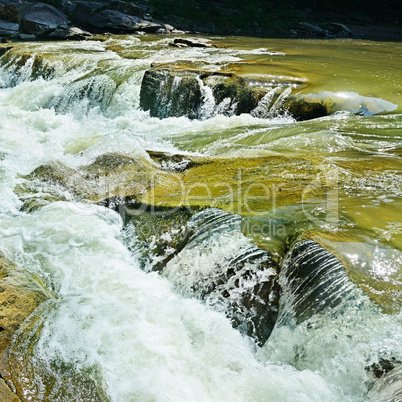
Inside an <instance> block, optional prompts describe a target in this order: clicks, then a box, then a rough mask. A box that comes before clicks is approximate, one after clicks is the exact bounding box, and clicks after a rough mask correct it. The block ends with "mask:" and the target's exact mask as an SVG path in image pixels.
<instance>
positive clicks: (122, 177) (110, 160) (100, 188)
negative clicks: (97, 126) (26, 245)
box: [14, 153, 174, 211]
mask: <svg viewBox="0 0 402 402" xmlns="http://www.w3.org/2000/svg"><path fill="white" fill-rule="evenodd" d="M171 175H173V177H170V176H171ZM24 178H25V179H26V181H25V182H24V183H23V184H21V185H19V186H17V187H16V188H15V189H14V191H15V193H16V194H18V196H19V197H20V199H21V200H22V201H23V205H22V207H21V208H22V209H23V210H26V211H34V210H36V209H38V208H40V207H42V206H44V205H47V204H48V203H49V202H54V201H67V200H70V201H71V200H72V199H78V200H80V201H85V200H87V201H90V202H93V203H99V204H102V205H108V206H112V205H114V204H115V203H116V202H118V200H133V202H134V201H135V200H136V199H137V198H141V196H142V194H143V193H145V192H147V191H148V190H150V189H151V187H152V186H153V185H156V184H161V185H169V182H170V180H171V179H174V174H173V173H168V172H166V171H164V170H161V169H158V168H157V166H155V164H153V163H152V162H150V161H149V160H147V159H146V158H144V157H138V158H134V157H131V156H127V155H123V154H114V153H109V154H104V155H101V156H99V157H98V158H97V159H96V160H95V161H94V162H93V163H92V164H90V165H86V166H82V167H81V168H79V169H77V170H76V169H72V168H69V167H67V166H65V165H63V164H61V163H57V162H54V163H51V164H48V165H41V166H39V167H38V168H36V169H35V170H34V171H33V172H32V173H30V174H29V175H26V176H24Z"/></svg>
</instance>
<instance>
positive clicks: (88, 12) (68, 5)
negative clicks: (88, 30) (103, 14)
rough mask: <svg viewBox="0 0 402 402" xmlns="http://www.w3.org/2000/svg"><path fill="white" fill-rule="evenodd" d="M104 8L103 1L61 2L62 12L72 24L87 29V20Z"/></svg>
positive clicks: (104, 3)
mask: <svg viewBox="0 0 402 402" xmlns="http://www.w3.org/2000/svg"><path fill="white" fill-rule="evenodd" d="M106 6H107V2H105V1H103V2H101V1H74V2H73V1H66V2H63V5H62V10H63V12H64V13H66V15H68V17H69V18H70V19H71V21H72V22H73V23H74V24H76V25H78V26H83V27H87V26H88V19H89V18H90V17H91V16H92V15H95V14H96V13H97V12H100V11H102V10H103V9H104V8H105V7H106Z"/></svg>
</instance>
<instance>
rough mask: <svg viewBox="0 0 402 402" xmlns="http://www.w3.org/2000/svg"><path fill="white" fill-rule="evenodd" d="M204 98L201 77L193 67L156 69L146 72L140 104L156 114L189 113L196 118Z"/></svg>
mask: <svg viewBox="0 0 402 402" xmlns="http://www.w3.org/2000/svg"><path fill="white" fill-rule="evenodd" d="M201 101H202V93H201V89H200V85H199V77H198V74H197V73H196V72H193V71H186V72H181V71H177V72H176V71H169V70H168V69H159V68H156V69H153V70H147V71H146V72H145V75H144V78H143V81H142V84H141V93H140V106H141V108H143V109H144V110H149V111H150V114H151V116H154V117H160V118H164V117H180V116H183V115H184V116H188V117H189V118H192V119H195V118H197V117H198V116H199V114H198V110H199V107H200V105H201Z"/></svg>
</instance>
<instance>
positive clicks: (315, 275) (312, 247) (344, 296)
mask: <svg viewBox="0 0 402 402" xmlns="http://www.w3.org/2000/svg"><path fill="white" fill-rule="evenodd" d="M280 276H281V279H280V283H281V289H282V301H281V322H286V321H288V320H289V319H290V320H292V321H295V322H296V324H299V323H300V322H302V321H305V320H307V319H309V318H310V317H312V316H313V315H315V314H319V313H323V312H325V311H329V310H332V309H334V308H335V307H337V306H338V305H340V304H341V303H344V302H346V301H347V300H349V299H352V298H354V297H355V293H356V292H357V291H358V288H357V286H356V285H354V284H353V282H352V281H351V280H350V279H349V277H348V275H347V274H346V270H345V267H344V266H343V264H342V262H341V261H340V260H339V259H337V258H336V257H335V256H334V255H333V254H332V253H330V252H329V251H328V250H326V249H325V248H324V247H322V246H321V245H320V244H318V243H317V242H315V241H314V240H311V239H308V238H306V239H301V240H298V241H296V242H295V243H294V244H293V245H292V247H291V248H290V250H289V251H288V253H287V254H286V256H285V259H284V261H283V265H282V269H281V272H280Z"/></svg>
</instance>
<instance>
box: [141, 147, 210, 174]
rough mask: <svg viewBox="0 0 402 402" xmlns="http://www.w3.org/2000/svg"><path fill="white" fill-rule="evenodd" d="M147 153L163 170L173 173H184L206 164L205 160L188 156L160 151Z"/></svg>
mask: <svg viewBox="0 0 402 402" xmlns="http://www.w3.org/2000/svg"><path fill="white" fill-rule="evenodd" d="M147 153H148V155H149V156H150V157H151V159H152V160H153V161H154V162H156V163H157V164H158V165H159V166H160V168H161V169H164V170H168V171H173V172H184V171H185V170H187V169H190V168H192V167H194V166H199V165H202V164H203V163H205V159H203V158H197V157H194V156H191V157H190V156H188V155H181V154H169V153H167V152H158V151H147ZM198 159H199V160H198Z"/></svg>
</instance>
